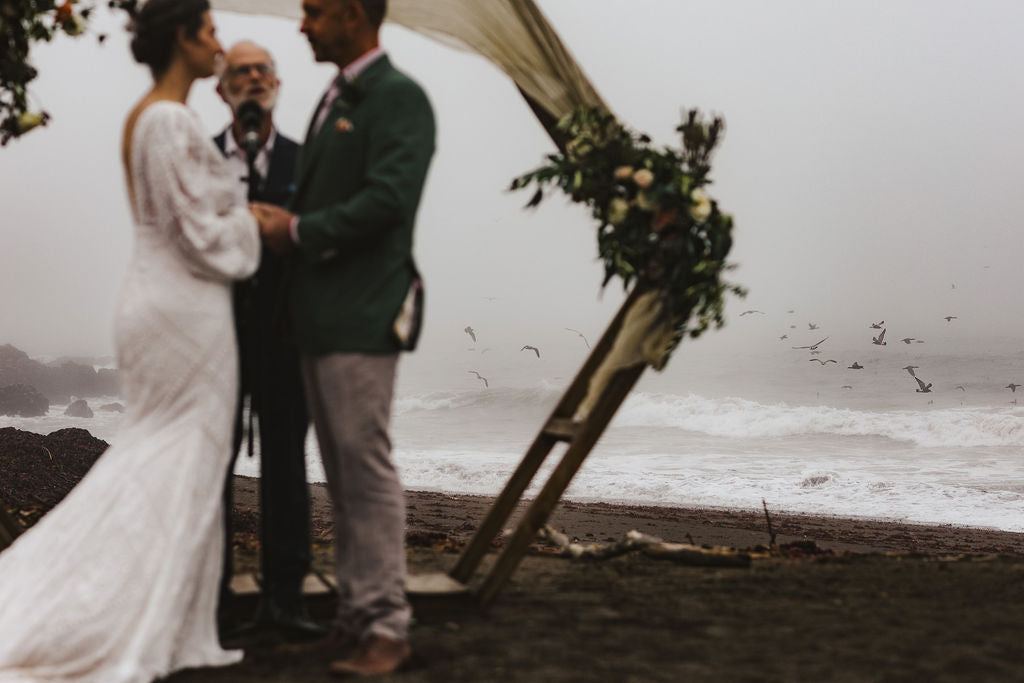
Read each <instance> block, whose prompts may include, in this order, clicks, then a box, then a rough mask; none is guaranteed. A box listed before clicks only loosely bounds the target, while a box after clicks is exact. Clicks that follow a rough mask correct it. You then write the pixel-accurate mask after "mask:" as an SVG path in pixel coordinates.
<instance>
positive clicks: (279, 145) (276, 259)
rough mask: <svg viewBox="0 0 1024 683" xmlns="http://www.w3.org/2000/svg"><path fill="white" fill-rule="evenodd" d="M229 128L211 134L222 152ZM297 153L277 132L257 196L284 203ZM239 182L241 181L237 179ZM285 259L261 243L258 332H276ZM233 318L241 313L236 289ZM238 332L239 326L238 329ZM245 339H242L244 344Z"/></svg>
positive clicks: (291, 188)
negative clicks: (268, 164) (265, 174)
mask: <svg viewBox="0 0 1024 683" xmlns="http://www.w3.org/2000/svg"><path fill="white" fill-rule="evenodd" d="M230 130H231V129H230V128H227V129H225V130H223V131H221V133H220V135H217V136H216V137H214V138H213V143H214V144H215V145H217V149H219V150H220V151H221V154H223V153H224V145H225V141H226V139H227V135H228V134H229V131H230ZM298 154H299V144H298V143H297V142H295V141H294V140H292V139H291V138H287V137H285V136H284V135H281V133H280V132H278V133H277V137H276V138H275V139H274V149H272V150H271V152H270V166H269V168H268V169H267V177H266V179H265V180H264V181H263V187H262V188H261V192H260V200H261V201H264V202H267V203H268V204H276V205H278V206H285V205H286V204H287V203H288V202H289V200H291V197H292V194H293V193H294V192H295V162H296V159H297V158H298ZM238 182H243V181H242V180H239V181H238ZM284 271H285V260H284V259H283V258H282V257H281V256H280V255H278V254H276V253H274V252H273V251H271V250H269V249H267V248H266V247H264V248H263V249H262V250H261V254H260V267H259V269H258V270H257V271H256V278H255V282H256V287H255V289H254V290H253V296H254V297H255V300H254V302H253V305H254V306H255V316H256V319H257V320H256V323H257V325H258V327H259V332H258V334H261V335H268V334H277V333H278V330H279V327H280V320H281V314H282V307H283V306H284V292H283V285H284V279H285V273H284ZM235 313H236V322H239V323H240V321H239V320H237V316H238V315H239V314H240V309H239V307H238V301H237V290H236V309H235ZM239 334H240V336H241V329H239ZM244 343H245V342H244V341H243V344H244Z"/></svg>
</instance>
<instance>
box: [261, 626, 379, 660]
mask: <svg viewBox="0 0 1024 683" xmlns="http://www.w3.org/2000/svg"><path fill="white" fill-rule="evenodd" d="M358 647H359V637H358V636H356V635H355V634H353V633H349V632H348V631H344V630H342V629H338V628H334V629H331V632H330V633H328V634H327V637H325V638H321V639H319V640H314V641H313V642H310V643H288V644H284V645H280V646H278V648H277V651H278V652H284V653H286V654H296V655H315V654H332V655H335V656H338V657H350V656H352V655H353V654H354V653H355V652H356V650H357V649H358Z"/></svg>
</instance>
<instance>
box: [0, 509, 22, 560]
mask: <svg viewBox="0 0 1024 683" xmlns="http://www.w3.org/2000/svg"><path fill="white" fill-rule="evenodd" d="M21 531H22V529H21V525H20V524H18V522H17V521H15V519H14V518H13V517H11V516H10V514H8V513H7V508H6V507H5V506H4V503H3V501H0V551H2V550H3V549H4V548H6V547H7V546H9V545H10V544H12V543H14V539H16V538H17V537H18V534H20V533H21Z"/></svg>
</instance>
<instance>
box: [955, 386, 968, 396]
mask: <svg viewBox="0 0 1024 683" xmlns="http://www.w3.org/2000/svg"><path fill="white" fill-rule="evenodd" d="M953 388H954V389H959V390H960V391H962V392H964V393H965V394H966V393H967V387H965V386H964V385H963V384H957V385H956V386H955V387H953Z"/></svg>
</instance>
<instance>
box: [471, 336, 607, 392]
mask: <svg viewBox="0 0 1024 683" xmlns="http://www.w3.org/2000/svg"><path fill="white" fill-rule="evenodd" d="M565 329H566V330H568V331H569V332H574V333H576V335H577V336H579V337H580V339H582V340H583V343H584V344H586V345H587V348H588V349H589V348H590V341H589V340H588V339H587V337H586V336H585V335H584V334H583V333H582V332H580V331H579V330H574V329H573V328H571V327H566V328H565ZM462 331H463V332H465V333H466V334H468V335H469V338H470V339H472V340H473V342H474V343H475V342H476V330H474V329H473V327H472V325H466V327H465V328H464V329H463V330H462ZM490 350H491V349H490V347H488V348H485V349H483V350H482V351H480V353H481V354H484V353H487V352H488V351H490ZM519 350H520V351H533V353H534V354H535V355H536V356H537V360H540V349H538V348H537V347H536V346H533V345H531V344H523V348H521V349H519ZM466 372H468V373H469V374H471V375H474V376H475V377H476V378H477V379H478V380H480V381H481V382H483V383H484V388H485V389H486V388H488V387H490V386H491V385H490V382H489V381H488V380H487V378H486V377H484V376H483V375H481V374H480V373H479V372H477V371H476V370H467V371H466Z"/></svg>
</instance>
